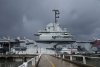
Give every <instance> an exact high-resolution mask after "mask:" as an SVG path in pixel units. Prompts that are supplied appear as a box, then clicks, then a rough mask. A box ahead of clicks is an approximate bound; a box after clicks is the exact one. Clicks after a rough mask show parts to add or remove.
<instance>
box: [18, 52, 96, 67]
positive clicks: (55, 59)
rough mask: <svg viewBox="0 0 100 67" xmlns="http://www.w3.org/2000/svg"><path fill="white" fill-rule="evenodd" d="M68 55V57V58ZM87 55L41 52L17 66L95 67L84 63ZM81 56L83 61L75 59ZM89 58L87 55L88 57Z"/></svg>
mask: <svg viewBox="0 0 100 67" xmlns="http://www.w3.org/2000/svg"><path fill="white" fill-rule="evenodd" d="M68 57H69V59H68ZM87 57H88V56H82V55H63V56H62V55H49V54H41V55H39V56H37V60H35V57H34V58H32V59H30V60H28V61H27V62H24V63H23V64H22V65H20V66H19V67H95V66H93V65H89V64H86V58H87ZM80 58H82V61H83V62H78V61H77V60H78V59H80ZM88 58H89V57H88Z"/></svg>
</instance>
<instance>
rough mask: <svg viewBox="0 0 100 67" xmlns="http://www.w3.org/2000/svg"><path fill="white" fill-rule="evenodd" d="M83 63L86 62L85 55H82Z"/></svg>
mask: <svg viewBox="0 0 100 67" xmlns="http://www.w3.org/2000/svg"><path fill="white" fill-rule="evenodd" d="M83 64H86V59H85V56H83Z"/></svg>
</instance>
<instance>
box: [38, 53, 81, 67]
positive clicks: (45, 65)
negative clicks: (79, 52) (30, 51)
mask: <svg viewBox="0 0 100 67" xmlns="http://www.w3.org/2000/svg"><path fill="white" fill-rule="evenodd" d="M38 67H80V66H77V65H75V64H71V63H69V62H66V61H63V60H60V59H57V58H55V57H52V56H49V55H42V56H41V59H40V62H39V65H38Z"/></svg>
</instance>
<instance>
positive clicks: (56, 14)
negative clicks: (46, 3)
mask: <svg viewBox="0 0 100 67" xmlns="http://www.w3.org/2000/svg"><path fill="white" fill-rule="evenodd" d="M52 11H54V12H55V24H56V23H57V22H58V21H57V18H59V14H60V12H59V10H55V9H54V10H52Z"/></svg>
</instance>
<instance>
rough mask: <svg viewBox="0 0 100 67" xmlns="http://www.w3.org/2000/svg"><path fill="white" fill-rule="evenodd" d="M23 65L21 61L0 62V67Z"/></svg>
mask: <svg viewBox="0 0 100 67" xmlns="http://www.w3.org/2000/svg"><path fill="white" fill-rule="evenodd" d="M21 64H22V62H21V61H17V62H14V61H9V60H0V67H18V66H19V65H21Z"/></svg>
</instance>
